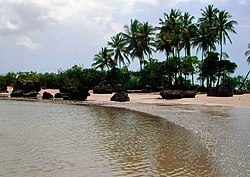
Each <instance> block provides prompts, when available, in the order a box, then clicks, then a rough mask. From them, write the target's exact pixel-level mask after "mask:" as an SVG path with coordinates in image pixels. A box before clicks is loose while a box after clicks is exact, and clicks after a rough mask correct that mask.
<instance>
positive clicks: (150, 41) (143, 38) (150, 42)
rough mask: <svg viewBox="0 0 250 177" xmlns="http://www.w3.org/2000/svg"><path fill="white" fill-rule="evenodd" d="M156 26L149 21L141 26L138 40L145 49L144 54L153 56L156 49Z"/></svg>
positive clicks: (143, 49)
mask: <svg viewBox="0 0 250 177" xmlns="http://www.w3.org/2000/svg"><path fill="white" fill-rule="evenodd" d="M153 35H154V28H153V26H152V25H150V24H149V23H148V22H144V23H142V24H141V25H140V27H139V34H138V42H139V43H140V46H141V48H142V51H143V56H144V55H146V56H147V57H148V58H150V57H151V55H152V52H153V51H154V48H153V46H154V38H153Z"/></svg>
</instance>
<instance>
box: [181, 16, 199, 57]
mask: <svg viewBox="0 0 250 177" xmlns="http://www.w3.org/2000/svg"><path fill="white" fill-rule="evenodd" d="M193 20H194V16H191V15H190V13H188V12H185V13H184V14H183V16H182V26H183V29H182V40H183V45H184V48H185V56H191V42H192V40H193V38H194V35H195V31H196V26H195V25H194V24H193V22H192V21H193Z"/></svg>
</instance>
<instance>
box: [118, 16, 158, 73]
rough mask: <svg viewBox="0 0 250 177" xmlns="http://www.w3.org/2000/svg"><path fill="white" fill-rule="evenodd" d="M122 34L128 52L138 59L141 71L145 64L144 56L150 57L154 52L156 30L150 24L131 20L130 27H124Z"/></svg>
mask: <svg viewBox="0 0 250 177" xmlns="http://www.w3.org/2000/svg"><path fill="white" fill-rule="evenodd" d="M124 29H125V32H124V33H122V35H123V36H124V38H125V40H126V42H127V45H128V46H127V52H129V54H130V56H131V57H132V59H134V58H138V59H139V62H140V69H142V65H143V63H144V55H147V56H150V55H151V54H152V50H153V48H152V47H153V43H152V35H153V31H154V28H153V27H152V26H151V25H150V24H149V23H148V22H145V23H143V24H142V23H140V22H139V20H137V19H135V20H131V23H130V26H128V25H125V26H124Z"/></svg>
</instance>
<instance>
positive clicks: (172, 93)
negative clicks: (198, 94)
mask: <svg viewBox="0 0 250 177" xmlns="http://www.w3.org/2000/svg"><path fill="white" fill-rule="evenodd" d="M160 95H161V97H162V98H163V99H169V100H171V99H181V98H183V95H182V93H181V91H180V90H163V91H161V92H160Z"/></svg>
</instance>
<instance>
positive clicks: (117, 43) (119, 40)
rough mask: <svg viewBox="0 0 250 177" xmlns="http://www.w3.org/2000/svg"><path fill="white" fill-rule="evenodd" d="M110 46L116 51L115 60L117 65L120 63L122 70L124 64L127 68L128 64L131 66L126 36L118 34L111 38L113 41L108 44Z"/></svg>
mask: <svg viewBox="0 0 250 177" xmlns="http://www.w3.org/2000/svg"><path fill="white" fill-rule="evenodd" d="M108 45H109V46H110V47H111V48H112V49H113V50H114V60H115V62H116V63H119V68H121V65H122V64H123V65H124V66H125V67H127V64H130V60H129V58H128V56H127V54H126V41H125V38H124V36H122V35H121V34H120V33H118V34H116V35H115V36H113V37H112V38H111V41H110V42H108ZM125 59H126V61H127V64H126V61H125Z"/></svg>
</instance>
